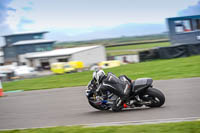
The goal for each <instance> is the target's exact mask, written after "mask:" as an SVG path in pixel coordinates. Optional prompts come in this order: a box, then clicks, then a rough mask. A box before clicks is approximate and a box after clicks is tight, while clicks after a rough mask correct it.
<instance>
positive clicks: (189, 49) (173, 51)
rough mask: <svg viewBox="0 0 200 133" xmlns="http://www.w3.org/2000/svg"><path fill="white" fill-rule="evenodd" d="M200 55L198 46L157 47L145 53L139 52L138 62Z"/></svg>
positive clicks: (199, 45)
mask: <svg viewBox="0 0 200 133" xmlns="http://www.w3.org/2000/svg"><path fill="white" fill-rule="evenodd" d="M199 54H200V43H199V44H181V45H174V46H169V47H158V48H154V49H150V50H146V51H141V52H139V57H140V62H143V61H149V60H155V59H171V58H180V57H188V56H192V55H199Z"/></svg>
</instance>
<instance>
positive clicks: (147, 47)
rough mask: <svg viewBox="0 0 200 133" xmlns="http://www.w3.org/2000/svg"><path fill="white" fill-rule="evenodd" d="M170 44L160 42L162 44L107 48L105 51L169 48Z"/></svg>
mask: <svg viewBox="0 0 200 133" xmlns="http://www.w3.org/2000/svg"><path fill="white" fill-rule="evenodd" d="M170 45H171V44H170V42H162V43H152V44H139V45H127V46H118V47H108V48H106V50H107V51H110V50H130V49H149V48H154V47H165V46H170Z"/></svg>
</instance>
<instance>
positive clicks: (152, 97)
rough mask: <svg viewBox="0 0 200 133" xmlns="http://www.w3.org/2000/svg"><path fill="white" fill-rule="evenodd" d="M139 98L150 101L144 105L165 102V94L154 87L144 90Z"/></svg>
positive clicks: (158, 104) (158, 105) (159, 104)
mask: <svg viewBox="0 0 200 133" xmlns="http://www.w3.org/2000/svg"><path fill="white" fill-rule="evenodd" d="M141 99H142V100H144V101H150V102H151V103H150V104H148V105H146V106H149V107H160V106H162V105H163V104H164V103H165V96H164V94H163V93H162V92H161V91H160V90H158V89H155V88H149V89H147V90H146V92H144V94H143V95H142V96H141Z"/></svg>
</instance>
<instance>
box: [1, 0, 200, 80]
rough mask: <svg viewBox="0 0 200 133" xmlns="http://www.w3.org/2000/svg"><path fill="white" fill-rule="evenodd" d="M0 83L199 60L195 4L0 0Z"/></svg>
mask: <svg viewBox="0 0 200 133" xmlns="http://www.w3.org/2000/svg"><path fill="white" fill-rule="evenodd" d="M0 20H1V21H0V29H1V31H0V36H1V38H0V65H1V66H0V78H1V79H2V80H3V81H12V80H18V79H24V78H32V77H40V76H46V75H52V74H64V73H70V72H82V71H87V70H95V69H96V68H111V67H116V66H120V65H124V64H130V63H138V62H143V61H148V60H155V59H170V58H177V57H187V56H191V55H196V54H200V50H199V47H200V46H199V45H198V44H199V42H200V31H199V30H200V1H198V0H191V1H186V0H184V1H183V0H168V1H160V0H151V1H145V0H140V1H139V0H118V1H115V0H109V1H107V0H101V1H98V0H93V1H91V0H84V1H80V0H59V1H56V2H55V1H48V0H42V1H41V0H1V2H0Z"/></svg>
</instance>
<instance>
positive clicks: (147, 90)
mask: <svg viewBox="0 0 200 133" xmlns="http://www.w3.org/2000/svg"><path fill="white" fill-rule="evenodd" d="M118 79H120V82H119V81H114V80H115V79H114V78H113V81H112V79H111V80H110V81H109V82H108V83H107V86H109V87H112V88H113V90H117V89H119V88H118V86H122V84H123V83H124V82H123V81H122V80H123V79H126V81H128V82H129V87H130V92H129V94H128V96H126V98H125V100H123V101H122V100H121V98H120V97H119V95H116V93H115V91H108V90H106V91H104V92H103V91H99V88H100V86H101V84H97V83H96V82H95V81H94V80H91V81H90V82H89V84H88V86H87V88H86V96H87V99H88V102H89V104H90V105H91V106H92V107H94V108H95V109H98V110H109V109H112V110H113V111H115V112H118V111H121V110H122V109H124V108H134V107H142V106H146V107H160V106H162V105H163V104H164V103H165V96H164V94H163V93H162V92H161V91H160V90H158V89H156V88H153V85H152V83H153V80H152V78H139V79H136V80H135V81H133V80H130V79H129V78H127V77H126V76H120V77H119V78H118ZM121 81H122V82H121ZM126 85H127V84H125V86H126ZM125 86H124V89H123V90H122V91H125V89H126V87H125ZM116 106H117V107H116Z"/></svg>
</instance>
